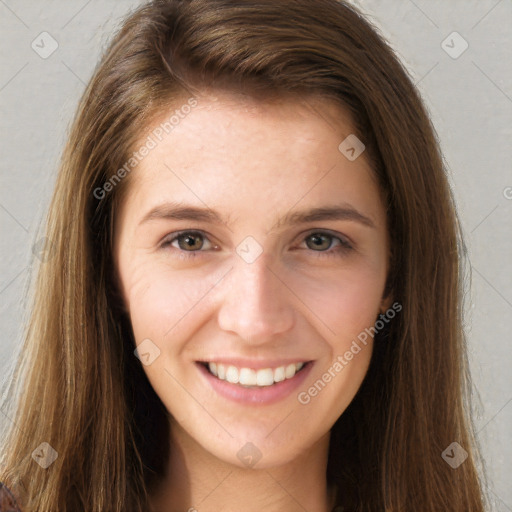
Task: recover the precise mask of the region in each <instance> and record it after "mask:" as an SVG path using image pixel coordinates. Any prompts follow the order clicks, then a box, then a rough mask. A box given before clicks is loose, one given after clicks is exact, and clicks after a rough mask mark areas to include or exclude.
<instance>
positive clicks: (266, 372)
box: [208, 363, 304, 387]
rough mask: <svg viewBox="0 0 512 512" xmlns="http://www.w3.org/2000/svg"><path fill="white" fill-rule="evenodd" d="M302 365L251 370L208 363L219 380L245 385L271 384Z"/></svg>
mask: <svg viewBox="0 0 512 512" xmlns="http://www.w3.org/2000/svg"><path fill="white" fill-rule="evenodd" d="M303 366H304V363H292V364H289V365H287V366H279V367H278V368H274V369H272V368H263V369H261V370H253V369H252V368H237V367H236V366H233V365H229V366H227V367H226V366H225V365H223V364H221V363H208V369H209V370H210V373H211V374H213V375H215V376H216V377H217V378H218V379H220V380H226V381H228V382H230V383H231V384H241V385H242V386H246V387H254V386H258V387H263V386H271V385H272V384H274V383H276V382H282V381H283V380H285V379H291V378H292V377H294V376H295V374H296V373H297V372H298V371H299V370H300V369H301V368H302V367H303Z"/></svg>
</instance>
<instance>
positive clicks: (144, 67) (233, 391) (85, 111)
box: [0, 0, 485, 512]
mask: <svg viewBox="0 0 512 512" xmlns="http://www.w3.org/2000/svg"><path fill="white" fill-rule="evenodd" d="M46 237H47V241H48V256H49V257H48V258H47V261H46V262H45V263H44V264H43V266H42V267H41V269H40V271H39V274H38V279H37V282H36V284H35V287H36V288H35V299H34V305H33V313H32V317H31V321H30V324H29V326H28V329H27V333H26V340H25V345H24V347H23V351H22V353H21V357H20V360H19V362H18V369H17V373H16V375H17V379H16V383H19V382H23V387H21V386H20V387H19V389H18V388H16V387H15V385H14V382H15V381H14V379H13V381H12V384H11V388H12V389H11V388H10V390H9V391H10V392H9V396H10V398H11V402H10V403H9V404H6V405H5V407H4V410H5V411H6V412H8V413H9V416H10V417H11V418H15V424H14V422H13V423H12V424H10V425H9V431H8V433H7V434H8V435H6V436H5V440H4V447H3V452H2V453H3V454H4V456H3V464H4V465H3V467H2V470H1V471H0V480H1V481H3V482H4V483H5V485H6V486H7V487H8V488H9V489H11V491H12V493H13V494H14V495H15V496H17V497H18V499H19V501H20V502H21V505H22V508H23V510H25V511H28V510H38V511H53V510H91V511H93V510H94V511H105V510H116V511H126V510H134V511H135V510H137V511H147V510H153V511H160V510H162V511H163V510H166V511H177V510H189V511H193V510H199V511H201V512H202V511H218V510H244V511H253V510H265V511H269V512H271V511H276V510H279V511H292V510H293V511H295V510H309V511H318V512H326V511H331V510H337V511H341V510H344V511H356V510H357V511H377V510H378V511H381V510H386V511H397V512H398V511H408V510H422V511H426V512H430V511H431V512H433V511H438V510H445V511H454V512H455V511H468V510H471V511H483V510H484V505H485V500H484V495H483V492H482V488H483V486H482V484H481V483H480V480H479V475H478V472H477V464H478V463H479V457H478V450H477V446H476V442H475V439H474V435H473V427H472V421H471V416H470V413H469V411H470V410H471V409H470V404H469V401H468V395H469V392H468V390H469V388H468V382H469V380H468V369H467V363H466V359H465V339H464V333H463V329H462V318H461V308H460V306H461V300H462V296H461V294H462V289H461V288H462V287H461V283H462V277H463V276H461V264H462V258H463V256H464V245H463V242H462V236H461V233H460V231H459V227H458V223H457V216H456V212H455V207H454V203H453V199H452V196H451V193H450V189H449V186H448V182H447V179H446V175H445V171H444V168H443V164H442V158H441V154H440V150H439V148H438V145H437V142H436V139H435V136H434V130H433V128H432V126H431V123H430V121H429V118H428V115H427V113H426V111H425V109H424V107H423V105H422V103H421V100H420V98H419V95H418V93H417V91H416V90H415V88H414V86H413V84H412V82H411V80H410V78H409V77H408V75H407V74H406V72H405V71H404V69H403V67H402V66H401V64H400V63H399V61H398V59H397V58H396V57H395V56H394V54H393V52H392V51H391V50H390V48H389V47H388V46H387V45H386V43H385V42H384V41H383V40H382V38H381V37H380V36H379V35H378V33H377V31H376V29H375V28H374V27H372V26H371V25H370V24H369V23H368V22H367V21H366V20H365V19H364V18H363V17H362V16H361V15H360V14H359V13H358V12H357V11H356V10H355V9H354V8H353V7H350V6H349V5H347V4H345V3H343V2H340V1H336V0H317V1H315V2H312V1H309V0H308V1H306V0H300V1H294V2H288V1H283V2H273V1H271V0H264V1H259V2H253V1H249V0H245V1H243V2H236V3H233V2H229V1H226V0H192V1H190V2H183V1H178V0H159V1H153V2H150V3H148V4H146V5H144V6H142V7H140V8H139V9H137V10H136V11H135V12H134V13H133V14H131V15H130V16H129V17H128V18H127V20H126V21H125V23H124V24H123V26H122V28H121V30H120V32H119V33H118V34H117V35H116V36H115V38H114V39H113V41H112V43H111V45H110V47H109V49H108V51H107V52H106V54H105V55H104V57H103V59H102V61H101V63H100V66H99V67H98V69H97V71H96V73H95V75H94V77H93V78H92V79H91V82H90V84H89V86H88V88H87V90H86V92H85V94H84V97H83V99H82V101H81V104H80V106H79V109H78V113H77V117H76V119H75V122H74V125H73V128H72V130H71V134H70V136H69V140H68V143H67V146H66V149H65V152H64V156H63V160H62V164H61V168H60V172H59V176H58V180H57V185H56V189H55V194H54V197H53V201H52V204H51V207H50V213H49V217H48V222H47V232H46ZM14 397H17V398H19V399H18V400H17V401H16V400H15V399H14ZM17 426H19V427H17ZM35 462H37V464H35Z"/></svg>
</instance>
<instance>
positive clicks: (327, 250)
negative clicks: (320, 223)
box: [305, 231, 353, 257]
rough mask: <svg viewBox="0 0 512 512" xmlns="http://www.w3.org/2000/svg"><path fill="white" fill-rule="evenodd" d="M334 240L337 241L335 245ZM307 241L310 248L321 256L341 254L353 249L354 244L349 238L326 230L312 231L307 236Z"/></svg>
mask: <svg viewBox="0 0 512 512" xmlns="http://www.w3.org/2000/svg"><path fill="white" fill-rule="evenodd" d="M333 242H337V243H335V244H334V245H333ZM305 243H306V246H307V247H308V248H309V249H311V250H313V251H314V252H319V253H320V254H319V256H320V257H324V256H339V255H341V253H345V252H348V251H351V250H352V249H353V247H352V245H351V244H350V243H349V242H348V241H347V240H345V239H344V238H341V237H338V236H335V235H333V234H331V233H329V232H326V231H313V232H310V233H309V235H307V236H306V239H305ZM333 247H334V249H333Z"/></svg>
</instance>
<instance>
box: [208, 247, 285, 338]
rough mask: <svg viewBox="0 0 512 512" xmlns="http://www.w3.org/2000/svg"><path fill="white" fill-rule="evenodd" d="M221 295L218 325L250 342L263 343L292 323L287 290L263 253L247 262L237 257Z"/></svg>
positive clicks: (282, 331)
mask: <svg viewBox="0 0 512 512" xmlns="http://www.w3.org/2000/svg"><path fill="white" fill-rule="evenodd" d="M224 290H225V291H224V293H223V295H222V299H221V304H220V311H219V318H218V321H219V326H220V328H221V329H223V330H225V331H232V332H235V333H236V334H237V335H238V336H239V337H240V338H243V339H244V340H246V341H249V342H252V343H263V342H265V341H267V340H269V339H270V338H272V337H273V336H275V335H277V334H282V333H284V332H286V331H287V330H289V329H290V328H291V327H292V325H293V308H292V303H291V292H290V291H289V290H288V289H287V288H286V286H285V285H284V283H283V282H282V281H281V279H279V278H278V276H277V275H276V273H275V271H273V270H272V269H271V268H270V267H269V264H268V260H267V258H266V257H265V254H262V255H260V256H259V257H258V258H257V259H256V260H255V261H253V262H252V263H249V262H247V261H245V260H244V259H242V258H239V259H238V260H237V261H236V263H235V265H234V268H233V270H232V272H230V276H229V280H228V282H227V283H226V286H225V288H224Z"/></svg>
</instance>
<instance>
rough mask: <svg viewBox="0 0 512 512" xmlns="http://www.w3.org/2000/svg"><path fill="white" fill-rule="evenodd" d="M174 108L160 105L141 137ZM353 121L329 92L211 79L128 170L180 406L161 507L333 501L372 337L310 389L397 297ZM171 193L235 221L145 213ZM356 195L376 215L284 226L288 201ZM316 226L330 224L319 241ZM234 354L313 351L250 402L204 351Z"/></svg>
mask: <svg viewBox="0 0 512 512" xmlns="http://www.w3.org/2000/svg"><path fill="white" fill-rule="evenodd" d="M185 102H186V98H185V99H183V103H179V102H178V103H177V105H176V104H173V106H172V108H171V109H170V112H171V113H172V111H173V110H174V109H175V108H176V106H178V107H179V105H181V104H184V103H185ZM168 117H169V113H168V112H162V116H161V117H160V118H156V119H155V120H154V122H153V123H152V124H151V126H150V127H149V130H148V131H147V132H144V133H142V134H141V141H143V140H144V139H145V138H146V137H147V135H148V134H149V133H150V132H151V130H153V129H154V128H155V127H157V126H158V125H159V124H160V123H161V122H162V121H163V120H165V119H167V118H168ZM351 133H354V129H353V128H352V125H351V119H350V117H349V115H348V113H347V112H346V111H345V110H344V109H342V108H341V107H340V106H338V105H337V104H334V103H332V102H330V101H329V100H326V99H321V98H315V97H307V98H306V99H304V98H302V99H301V98H297V97H287V98H281V99H276V100H273V101H270V100H268V101H262V100H253V99H250V98H247V97H242V96H241V95H237V94H234V93H229V92H219V91H214V93H213V92H212V91H210V92H205V93H204V94H203V95H201V96H200V97H198V105H197V106H196V107H194V108H193V109H192V110H191V112H190V113H189V114H188V115H186V116H184V118H183V119H181V120H180V122H179V124H178V125H177V126H176V127H175V128H174V130H173V131H172V132H171V133H169V134H168V135H166V136H165V137H164V138H163V140H162V141H161V142H160V143H159V144H158V145H157V146H156V147H155V148H154V149H152V150H151V151H150V152H149V154H148V155H147V156H146V157H145V158H144V159H143V160H142V161H141V162H140V163H139V164H138V166H137V168H136V169H135V170H134V171H133V172H132V174H131V175H130V176H129V180H130V181H129V187H128V189H127V195H126V197H125V200H124V201H123V204H122V205H121V207H120V209H119V212H118V215H117V218H116V226H115V241H114V242H115V243H114V248H115V251H114V255H115V262H116V268H117V272H118V277H119V281H120V283H119V284H120V288H121V291H122V294H123V297H124V300H125V306H126V308H127V310H128V312H129V315H130V319H131V323H132V327H133V332H134V336H135V340H136V343H137V344H139V343H141V342H142V341H143V340H145V339H148V338H149V339H150V340H151V341H152V342H153V343H154V344H155V345H156V346H157V347H158V348H159V350H160V355H159V356H158V357H157V358H156V359H155V360H154V361H153V362H152V363H151V364H150V365H147V366H143V368H144V371H145V372H146V374H147V376H148V379H149V381H150V383H151V385H152V386H153V388H154V389H155V392H156V393H157V395H158V396H159V397H160V399H161V400H162V402H163V403H164V404H165V406H166V408H167V410H168V412H169V413H170V421H171V437H172V438H171V453H172V456H171V457H170V458H169V466H168V472H167V475H166V477H165V479H164V481H163V482H162V485H161V486H160V488H159V489H158V492H156V493H155V495H154V496H153V501H152V506H153V510H155V511H156V510H161V511H164V510H165V511H178V510H180V511H183V510H194V509H196V510H198V511H200V512H218V511H219V510H223V511H233V512H235V511H240V510H241V509H243V510H244V511H246V512H252V511H254V512H255V511H263V510H264V511H266V512H274V511H279V512H287V511H289V512H292V511H294V512H295V511H298V510H301V511H303V510H308V511H311V512H326V511H329V510H331V507H332V501H331V500H332V498H333V496H332V494H331V492H332V489H330V488H329V487H328V485H327V482H326V477H325V471H326V466H327V455H328V446H329V432H330V429H331V427H332V426H333V424H334V423H335V421H336V420H337V419H338V417H339V416H340V415H341V414H342V413H343V411H344V410H345V409H346V408H347V406H348V405H349V403H350V402H351V400H352V399H353V397H354V396H355V394H356V392H357V390H358V389H359V387H360V385H361V383H362V381H363V378H364V376H365V374H366V372H367V369H368V365H369V361H370V357H371V353H372V343H371V338H370V339H369V343H368V345H367V346H366V347H365V348H364V349H363V350H361V351H360V352H359V353H358V354H357V355H355V356H354V358H353V359H352V360H351V361H349V362H348V364H347V365H346V366H345V367H344V369H343V371H341V372H339V373H338V374H337V375H336V377H335V378H333V379H332V380H331V382H329V383H328V384H327V385H326V386H325V387H324V388H323V389H322V391H321V392H320V393H318V395H317V396H316V397H314V398H312V399H311V401H310V402H309V403H308V404H306V405H303V404H301V403H299V401H298V399H297V394H298V392H300V391H304V390H307V389H308V388H309V387H311V386H312V385H313V383H314V382H315V381H317V380H318V379H320V378H321V377H322V375H323V374H324V373H325V372H326V371H327V369H328V368H329V367H332V365H333V362H334V361H336V358H337V356H338V355H343V354H344V353H345V352H346V351H347V350H349V348H350V345H351V343H352V341H353V340H354V339H356V337H357V336H358V334H359V333H361V332H362V331H364V329H365V328H367V327H369V326H373V325H374V323H375V321H376V319H377V317H378V315H379V312H382V311H384V310H385V309H387V308H388V307H389V306H390V302H391V299H390V298H383V292H384V285H385V280H386V276H387V272H388V264H389V263H388V251H389V238H388V233H387V226H386V212H385V208H384V205H383V202H382V199H381V194H380V191H379V187H378V185H377V182H376V179H375V176H374V175H373V171H372V169H371V168H370V166H369V164H368V162H367V160H366V158H365V154H364V153H363V154H362V155H361V156H360V157H358V158H357V159H356V160H354V161H349V160H348V159H347V158H346V157H345V156H344V155H343V154H342V153H341V152H340V151H339V150H338V145H339V144H340V142H341V141H343V140H344V139H345V138H346V137H347V136H348V135H349V134H351ZM166 201H180V202H183V203H186V204H191V205H194V206H199V207H205V206H206V205H207V207H209V208H210V209H213V210H217V211H218V212H219V213H220V214H222V215H223V216H224V218H225V219H226V221H227V222H226V223H225V224H215V223H211V222H206V221H196V220H194V221H190V220H176V219H169V218H154V219H152V220H148V221H146V222H142V223H141V220H142V219H143V218H144V216H145V215H146V214H147V212H149V211H150V210H151V209H152V208H154V207H155V206H157V205H159V204H161V203H164V202H166ZM347 204H348V205H350V206H351V207H353V208H355V209H357V210H358V211H359V212H360V213H362V214H363V215H365V216H366V217H368V218H369V219H371V221H372V222H373V224H374V226H373V227H369V226H366V225H364V224H362V223H360V222H357V221H355V220H349V219H343V220H322V221H316V222H309V223H306V224H299V225H290V226H282V227H281V228H279V229H278V230H275V231H273V230H271V227H272V226H273V225H274V223H275V222H276V221H277V220H278V219H280V218H281V217H282V216H283V215H285V214H286V213H288V212H289V211H290V210H292V211H296V210H302V209H307V208H314V207H321V206H326V205H345V206H346V205H347ZM183 230H200V231H202V232H203V234H204V237H201V236H199V239H198V240H196V242H195V245H194V242H193V241H192V246H193V249H188V251H187V244H186V241H184V240H183V239H182V241H181V243H180V242H179V240H176V239H175V240H174V241H172V242H171V243H170V245H167V246H165V247H163V246H161V244H162V242H163V241H165V240H167V241H171V240H172V239H173V237H175V236H176V235H172V234H173V233H176V232H178V231H183ZM315 230H317V231H320V232H321V233H324V235H325V239H322V238H321V239H320V241H319V243H320V247H319V248H316V247H317V246H315V244H314V243H313V242H312V241H311V235H312V234H313V233H314V232H315ZM326 230H327V233H325V231H326ZM312 231H313V233H312ZM329 235H331V237H329ZM196 236H197V235H196ZM247 236H251V237H253V238H254V239H255V240H256V241H257V242H258V244H259V245H260V246H261V249H262V250H263V252H262V254H261V255H260V256H259V257H258V258H257V259H256V260H255V261H253V262H252V263H248V262H247V261H245V260H244V259H243V258H241V257H240V256H239V255H238V254H237V252H236V249H237V246H238V245H239V244H240V243H241V242H242V241H243V240H244V239H245V238H246V237H247ZM336 237H339V238H340V240H343V241H349V242H350V243H351V244H352V249H351V250H347V249H345V250H343V248H342V246H340V240H339V239H337V238H336ZM201 244H202V245H201ZM340 247H341V250H340ZM194 248H195V249H194ZM214 248H215V249H214ZM336 251H337V252H336ZM329 252H330V255H327V254H328V253H329ZM192 253H195V255H196V257H194V258H192V257H190V255H191V254H192ZM187 256H189V257H188V258H187ZM220 355H223V356H232V357H237V356H238V357H246V358H251V359H252V358H255V359H258V358H259V359H276V358H294V359H295V358H296V359H297V361H310V360H311V361H314V365H313V367H312V370H311V372H310V373H309V375H308V376H307V380H306V381H305V382H304V383H303V384H302V385H301V386H300V389H298V390H297V391H296V392H293V393H292V394H291V395H289V396H287V397H286V398H284V399H282V400H280V401H279V402H277V403H275V404H252V405H250V404H239V403H235V402H232V401H231V400H228V399H227V398H224V397H222V396H220V395H218V394H217V393H216V392H215V391H214V390H212V388H211V387H210V386H209V385H208V383H207V382H206V380H205V379H204V378H202V376H201V375H200V374H199V371H198V369H197V366H196V364H195V361H198V360H207V359H212V358H213V357H212V356H220ZM247 442H251V443H252V444H253V445H255V446H256V447H257V448H258V450H259V452H260V453H261V459H260V460H259V461H258V462H257V463H256V464H255V465H254V466H252V467H248V466H247V465H246V464H244V463H243V462H242V461H241V460H240V459H239V458H238V457H237V452H238V451H239V450H240V449H241V448H242V447H243V446H244V445H245V444H246V443H247ZM241 504H243V505H241Z"/></svg>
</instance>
